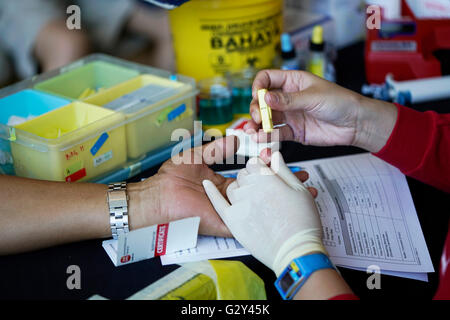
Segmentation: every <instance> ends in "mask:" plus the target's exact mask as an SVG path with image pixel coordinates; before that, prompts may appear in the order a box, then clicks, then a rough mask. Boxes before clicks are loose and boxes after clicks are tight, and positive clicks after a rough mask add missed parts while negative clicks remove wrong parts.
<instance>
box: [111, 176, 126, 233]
mask: <svg viewBox="0 0 450 320" xmlns="http://www.w3.org/2000/svg"><path fill="white" fill-rule="evenodd" d="M108 206H109V222H110V225H111V233H112V236H113V238H114V239H118V235H119V234H120V233H125V232H129V231H130V230H129V227H128V195H127V184H126V182H120V183H111V184H109V185H108Z"/></svg>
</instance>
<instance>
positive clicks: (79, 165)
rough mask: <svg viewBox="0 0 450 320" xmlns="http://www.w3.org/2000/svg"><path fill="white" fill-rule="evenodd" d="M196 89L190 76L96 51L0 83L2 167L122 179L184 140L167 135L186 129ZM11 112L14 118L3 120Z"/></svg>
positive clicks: (48, 176)
mask: <svg viewBox="0 0 450 320" xmlns="http://www.w3.org/2000/svg"><path fill="white" fill-rule="evenodd" d="M197 93H198V91H197V89H196V86H195V81H194V80H193V79H191V78H188V77H184V76H182V75H173V74H171V73H169V72H167V71H163V70H159V69H155V68H151V67H147V66H143V65H139V64H135V63H131V62H127V61H124V60H121V59H117V58H112V57H109V56H106V55H98V54H96V55H91V56H89V57H86V58H84V59H82V60H80V61H76V62H74V63H72V64H70V65H69V66H66V67H63V68H61V69H59V70H55V71H52V72H49V73H45V74H42V75H39V76H36V77H33V78H31V79H27V80H25V81H22V82H20V83H17V84H15V85H12V86H10V87H7V88H4V89H2V90H0V119H1V120H2V122H1V123H0V142H1V144H0V147H1V151H2V153H1V154H0V155H2V156H3V157H0V160H5V159H6V160H8V161H3V162H0V164H2V167H1V169H2V171H3V172H2V173H6V174H11V175H17V176H22V177H28V178H36V179H43V180H53V181H70V182H75V181H93V182H99V181H100V182H102V183H106V182H112V181H116V180H114V178H115V177H121V180H123V179H122V178H130V177H131V176H133V175H135V174H138V173H139V172H140V169H142V170H144V169H146V168H148V167H149V166H153V165H156V164H158V163H160V162H162V161H164V160H166V159H168V158H169V157H170V151H171V150H172V148H173V147H174V146H175V145H176V144H177V143H179V144H181V143H183V144H184V145H186V143H187V141H185V140H186V135H185V134H184V135H183V137H184V140H183V141H182V142H179V137H180V136H181V134H175V135H174V139H173V140H174V141H172V133H173V132H174V131H175V130H177V129H181V130H182V131H181V132H183V133H186V132H188V133H190V134H191V135H192V134H193V133H194V120H195V112H194V107H195V96H196V94H197ZM27 97H28V100H26V98H27ZM19 98H20V99H19ZM24 101H27V103H25V102H24ZM27 106H28V107H29V108H31V109H32V110H33V112H29V111H28V110H31V109H29V108H28V107H27ZM22 108H23V109H24V110H25V111H23V112H21V111H20V110H22ZM27 108H28V109H27ZM14 115H15V116H19V117H22V119H20V120H21V121H19V122H18V123H11V122H9V124H8V121H9V120H10V119H11V116H14ZM197 139H198V137H197ZM191 140H194V137H192V139H191ZM189 143H190V142H189ZM9 150H10V151H11V152H10V153H9ZM3 158H4V159H3ZM125 172H126V173H127V174H128V176H127V177H123V175H124V173H125Z"/></svg>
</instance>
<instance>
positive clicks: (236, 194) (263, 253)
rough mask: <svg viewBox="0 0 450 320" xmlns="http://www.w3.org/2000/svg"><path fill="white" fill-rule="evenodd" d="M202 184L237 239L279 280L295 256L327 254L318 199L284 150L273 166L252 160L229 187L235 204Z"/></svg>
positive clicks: (209, 185) (230, 196)
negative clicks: (295, 171)
mask: <svg viewBox="0 0 450 320" xmlns="http://www.w3.org/2000/svg"><path fill="white" fill-rule="evenodd" d="M203 186H204V188H205V191H206V194H207V195H208V197H209V199H210V200H211V203H212V204H213V206H214V208H215V209H216V211H217V212H218V214H219V215H220V217H221V218H222V220H223V221H224V222H225V224H226V225H227V227H228V229H229V230H230V231H231V233H232V234H233V236H234V237H235V238H236V239H237V240H238V241H239V242H240V243H241V244H242V245H243V246H244V247H245V248H246V249H247V250H249V251H250V253H251V254H252V255H253V256H254V257H255V258H256V259H258V260H259V261H261V262H262V263H264V264H265V265H266V266H267V267H269V268H271V269H272V270H273V271H274V272H275V273H276V275H277V277H278V276H279V275H280V274H281V272H282V271H283V270H284V269H285V268H286V267H287V266H288V265H289V263H290V262H291V261H292V260H293V259H295V258H298V257H300V256H303V255H307V254H310V253H313V252H322V253H325V254H327V252H326V250H325V248H324V246H323V244H322V225H321V222H320V217H319V214H318V210H317V207H316V204H315V202H314V199H313V197H312V195H311V194H310V192H309V191H308V189H307V188H306V187H305V186H304V185H303V184H302V183H301V182H300V181H299V180H298V179H297V177H296V176H295V175H294V174H293V173H292V172H291V170H289V168H288V167H287V166H286V164H285V163H284V160H283V157H282V155H281V154H280V153H279V152H275V153H273V154H272V159H271V165H270V168H269V167H267V165H266V164H265V163H264V162H263V161H262V160H261V159H260V158H252V159H250V160H249V161H248V162H247V166H246V168H244V169H242V170H241V171H240V172H239V174H238V176H237V179H236V181H234V182H233V183H231V184H230V185H229V186H228V188H227V196H228V199H229V200H230V202H231V205H230V203H229V202H228V201H227V200H226V199H225V198H224V197H223V196H222V194H221V193H220V192H219V190H218V189H217V188H216V186H215V185H214V184H213V183H212V182H211V181H209V180H204V181H203Z"/></svg>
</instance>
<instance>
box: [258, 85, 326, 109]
mask: <svg viewBox="0 0 450 320" xmlns="http://www.w3.org/2000/svg"><path fill="white" fill-rule="evenodd" d="M264 100H265V101H266V103H267V104H268V105H269V106H270V107H271V108H272V109H274V110H277V111H295V110H299V111H300V110H306V109H307V108H308V107H310V106H314V105H316V104H317V93H314V92H312V90H310V89H306V90H304V91H298V92H284V91H279V90H274V91H269V92H267V93H266V96H265V99H264Z"/></svg>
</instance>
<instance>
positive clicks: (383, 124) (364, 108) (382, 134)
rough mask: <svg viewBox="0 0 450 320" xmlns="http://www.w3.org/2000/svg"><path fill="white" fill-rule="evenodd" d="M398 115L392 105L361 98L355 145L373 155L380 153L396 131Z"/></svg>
mask: <svg viewBox="0 0 450 320" xmlns="http://www.w3.org/2000/svg"><path fill="white" fill-rule="evenodd" d="M397 113H398V111H397V107H396V106H395V105H394V104H392V103H389V102H385V101H381V100H375V99H370V98H367V97H363V96H360V97H359V103H358V117H357V124H356V136H355V141H354V143H353V145H354V146H356V147H359V148H362V149H365V150H367V151H370V152H372V153H377V152H378V151H380V150H381V149H382V148H383V147H384V146H385V145H386V143H387V141H388V140H389V137H390V136H391V133H392V131H393V130H394V127H395V124H396V122H397Z"/></svg>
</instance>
